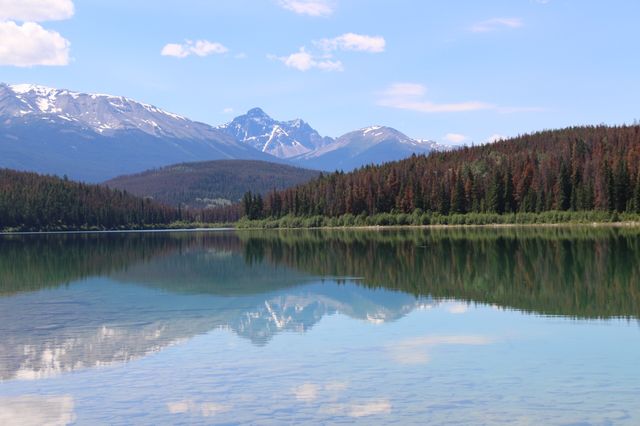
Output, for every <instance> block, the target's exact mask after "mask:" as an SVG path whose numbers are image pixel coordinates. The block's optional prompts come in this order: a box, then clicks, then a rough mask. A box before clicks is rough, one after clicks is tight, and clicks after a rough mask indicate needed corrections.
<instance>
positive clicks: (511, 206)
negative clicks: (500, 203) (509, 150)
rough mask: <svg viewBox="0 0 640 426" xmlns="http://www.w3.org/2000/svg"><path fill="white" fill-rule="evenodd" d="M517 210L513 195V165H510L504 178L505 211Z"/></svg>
mask: <svg viewBox="0 0 640 426" xmlns="http://www.w3.org/2000/svg"><path fill="white" fill-rule="evenodd" d="M516 210H517V208H516V200H515V198H514V196H513V174H512V173H511V167H509V168H507V174H506V176H505V178H504V211H505V212H507V213H512V212H515V211H516Z"/></svg>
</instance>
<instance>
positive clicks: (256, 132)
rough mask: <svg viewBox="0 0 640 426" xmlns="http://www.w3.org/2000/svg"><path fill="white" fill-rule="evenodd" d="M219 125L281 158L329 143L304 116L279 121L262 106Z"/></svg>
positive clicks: (221, 128) (246, 142)
mask: <svg viewBox="0 0 640 426" xmlns="http://www.w3.org/2000/svg"><path fill="white" fill-rule="evenodd" d="M218 129H220V130H222V131H224V132H225V133H226V134H228V135H230V136H232V137H233V138H234V139H235V140H237V141H239V142H241V143H244V144H247V145H249V146H251V147H253V148H255V149H257V150H259V151H262V152H266V153H268V154H271V155H274V156H276V157H279V158H292V157H296V156H298V155H301V154H305V153H308V152H311V151H313V150H315V149H318V148H320V147H322V146H324V145H325V144H327V143H328V140H330V141H332V139H330V138H323V137H322V136H320V135H319V134H318V132H317V131H315V130H314V129H312V128H311V126H309V125H308V124H307V123H305V122H304V121H302V120H301V119H295V120H291V121H277V120H274V119H273V118H271V117H269V115H267V114H266V113H265V112H264V111H263V110H262V109H261V108H252V109H250V110H249V111H248V112H247V113H246V114H245V115H241V116H239V117H236V118H234V119H233V121H231V122H230V123H227V124H223V125H221V126H218Z"/></svg>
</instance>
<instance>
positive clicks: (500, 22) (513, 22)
mask: <svg viewBox="0 0 640 426" xmlns="http://www.w3.org/2000/svg"><path fill="white" fill-rule="evenodd" d="M522 25H523V22H522V19H520V18H493V19H487V20H486V21H482V22H478V23H476V24H474V25H473V26H472V27H471V31H472V32H474V33H487V32H491V31H497V30H500V29H504V28H511V29H513V28H520V27H521V26H522Z"/></svg>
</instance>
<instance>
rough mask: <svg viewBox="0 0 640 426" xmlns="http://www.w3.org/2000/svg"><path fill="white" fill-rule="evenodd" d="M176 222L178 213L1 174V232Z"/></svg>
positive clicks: (83, 188) (60, 182) (113, 193)
mask: <svg viewBox="0 0 640 426" xmlns="http://www.w3.org/2000/svg"><path fill="white" fill-rule="evenodd" d="M180 219H181V212H180V211H178V210H177V209H174V208H172V207H166V206H163V205H161V204H158V203H156V202H153V201H151V200H147V199H142V198H138V197H135V196H133V195H130V194H128V193H126V192H124V191H117V190H110V189H108V188H105V187H101V186H98V185H88V184H84V183H78V182H73V181H69V180H68V179H66V178H58V177H54V176H42V175H38V174H36V173H28V172H18V171H13V170H6V169H4V170H0V229H16V230H25V231H28V230H59V229H91V228H95V229H115V228H119V227H126V228H135V227H144V226H146V225H151V224H167V223H170V222H173V221H176V220H180Z"/></svg>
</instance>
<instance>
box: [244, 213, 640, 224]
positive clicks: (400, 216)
mask: <svg viewBox="0 0 640 426" xmlns="http://www.w3.org/2000/svg"><path fill="white" fill-rule="evenodd" d="M594 223H595V224H614V223H618V224H620V223H624V224H628V225H637V226H640V214H638V213H616V212H613V213H610V212H604V211H547V212H540V213H509V214H496V213H466V214H451V215H441V214H438V213H430V212H422V211H420V210H419V209H418V210H415V211H414V212H413V213H411V214H406V213H379V214H375V215H372V216H366V215H358V216H354V215H352V214H345V215H342V216H338V217H326V216H309V217H300V216H283V217H280V218H266V219H258V220H249V219H247V218H246V217H243V218H242V219H240V220H239V221H238V222H237V223H235V224H234V225H235V227H236V228H263V229H269V228H342V227H344V228H349V227H382V226H447V225H454V226H460V225H472V226H482V225H558V224H594Z"/></svg>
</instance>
